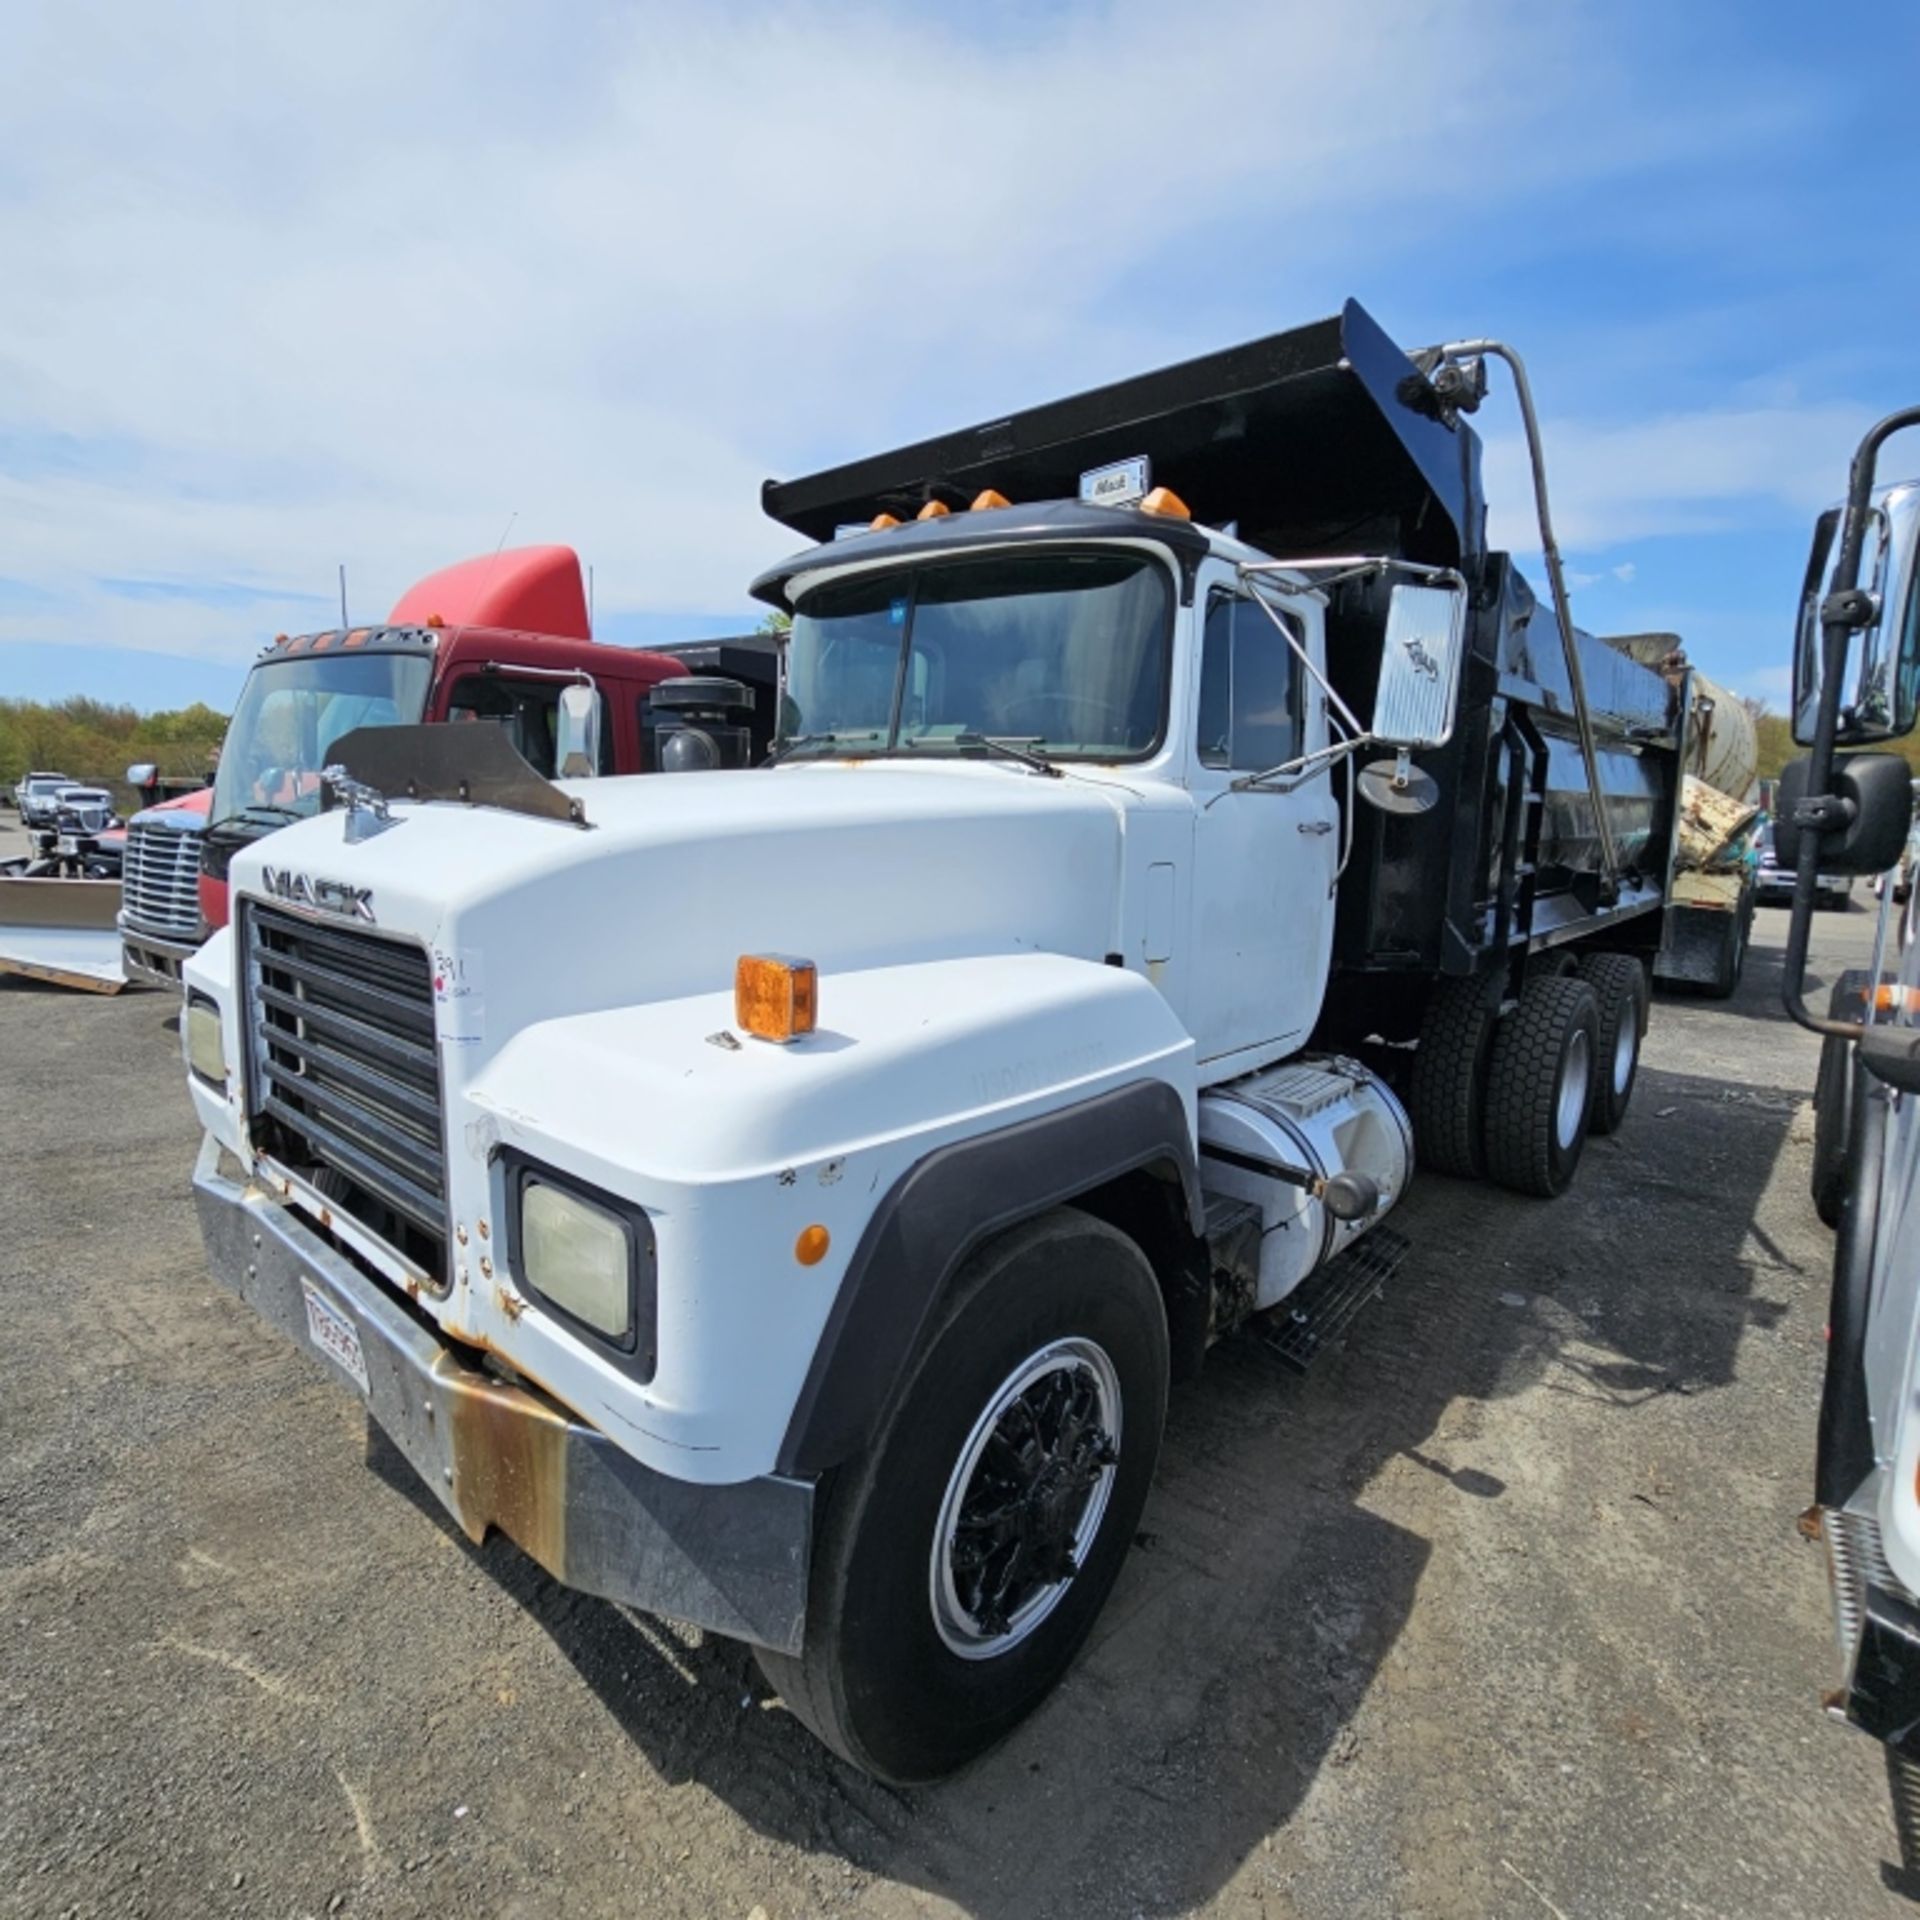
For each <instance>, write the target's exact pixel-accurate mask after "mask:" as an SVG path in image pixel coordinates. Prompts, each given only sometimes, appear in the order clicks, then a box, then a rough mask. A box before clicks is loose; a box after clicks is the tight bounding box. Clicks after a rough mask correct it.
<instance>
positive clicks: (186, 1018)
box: [180, 993, 227, 1093]
mask: <svg viewBox="0 0 1920 1920" xmlns="http://www.w3.org/2000/svg"><path fill="white" fill-rule="evenodd" d="M180 1026H181V1032H182V1036H183V1037H182V1040H181V1046H182V1048H183V1049H184V1051H185V1053H186V1056H187V1065H188V1066H189V1067H190V1068H192V1070H193V1071H194V1072H195V1073H196V1074H198V1075H199V1076H200V1078H201V1079H202V1080H204V1081H206V1083H207V1084H208V1085H209V1086H212V1087H218V1088H219V1089H220V1091H221V1092H222V1093H225V1092H226V1090H227V1043H226V1037H225V1035H224V1034H222V1033H221V1031H220V1009H219V1008H218V1007H217V1006H215V1005H214V1003H213V1002H212V1001H211V1000H209V999H208V998H207V996H206V995H205V994H204V993H190V994H188V995H187V1004H186V1008H185V1010H184V1011H183V1013H182V1014H181V1018H180Z"/></svg>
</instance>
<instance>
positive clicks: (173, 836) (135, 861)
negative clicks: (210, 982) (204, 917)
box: [120, 820, 200, 943]
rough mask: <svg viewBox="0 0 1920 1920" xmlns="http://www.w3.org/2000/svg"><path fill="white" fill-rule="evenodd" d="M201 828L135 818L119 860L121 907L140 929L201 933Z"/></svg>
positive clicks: (176, 936)
mask: <svg viewBox="0 0 1920 1920" xmlns="http://www.w3.org/2000/svg"><path fill="white" fill-rule="evenodd" d="M199 882H200V833H199V829H198V828H197V827H196V828H185V829H183V828H180V827H161V826H155V825H154V824H153V823H152V822H150V821H141V820H136V821H135V822H134V823H133V825H132V826H130V827H129V828H128V829H127V850H126V853H125V854H124V856H123V857H122V860H121V865H120V907H121V911H122V912H123V913H124V914H125V915H126V917H127V924H128V926H129V927H131V928H132V929H133V930H134V931H135V932H137V933H145V934H149V935H151V936H152V937H153V938H155V939H161V940H184V941H192V942H196V943H197V942H198V940H199V938H200V886H199Z"/></svg>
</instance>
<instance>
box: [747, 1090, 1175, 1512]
mask: <svg viewBox="0 0 1920 1920" xmlns="http://www.w3.org/2000/svg"><path fill="white" fill-rule="evenodd" d="M1163 1163H1164V1164H1170V1165H1171V1167H1172V1168H1173V1169H1174V1170H1175V1172H1176V1173H1177V1175H1178V1179H1179V1182H1180V1187H1181V1191H1182V1196H1183V1198H1184V1201H1185V1205H1186V1213H1187V1219H1188V1222H1189V1224H1190V1225H1191V1226H1192V1228H1193V1230H1194V1232H1195V1233H1196V1234H1198V1233H1200V1232H1201V1231H1202V1230H1203V1228H1204V1224H1205V1211H1204V1206H1203V1203H1202V1201H1201V1198H1200V1171H1199V1162H1198V1160H1197V1158H1196V1155H1195V1150H1194V1140H1193V1132H1192V1129H1191V1127H1190V1126H1189V1124H1188V1121H1187V1110H1186V1106H1185V1103H1184V1102H1183V1101H1182V1100H1181V1098H1180V1095H1179V1094H1178V1092H1176V1091H1175V1089H1174V1088H1173V1087H1171V1086H1170V1085H1169V1084H1168V1083H1167V1082H1166V1081H1164V1080H1136V1081H1133V1082H1131V1083H1130V1084H1128V1085H1126V1086H1124V1087H1115V1088H1112V1089H1110V1090H1109V1091H1108V1092H1106V1093H1100V1094H1095V1095H1094V1096H1093V1097H1092V1098H1091V1099H1089V1100H1080V1101H1076V1102H1075V1103H1074V1104H1073V1105H1071V1106H1066V1107H1060V1108H1057V1109H1055V1110H1054V1111H1053V1112H1051V1113H1044V1114H1038V1115H1036V1116H1035V1117H1033V1118H1032V1119H1029V1120H1017V1121H1015V1122H1014V1123H1013V1124H1012V1125H1011V1126H1006V1127H1000V1128H996V1129H995V1130H994V1131H993V1132H991V1133H982V1134H976V1135H974V1136H973V1137H972V1138H970V1139H966V1140H956V1141H953V1142H951V1143H950V1144H949V1145H947V1146H944V1147H936V1148H935V1149H934V1150H933V1152H931V1153H929V1154H928V1155H926V1157H925V1158H924V1159H921V1160H919V1161H916V1162H915V1163H914V1165H913V1166H911V1167H909V1168H908V1169H907V1171H906V1172H905V1173H904V1174H902V1175H901V1177H900V1178H899V1179H898V1180H897V1181H895V1183H894V1185H893V1187H892V1189H891V1190H890V1191H889V1192H888V1194H887V1196H886V1198H885V1199H884V1200H882V1201H881V1202H880V1205H879V1206H878V1207H877V1208H876V1209H875V1210H874V1213H873V1217H872V1218H871V1219H870V1220H869V1221H868V1222H867V1226H866V1230H865V1231H864V1232H863V1233H862V1234H861V1236H860V1244H859V1245H858V1246H857V1247H856V1248H855V1249H854V1253H853V1258H852V1260H851V1261H849V1262H848V1265H847V1273H846V1277H845V1279H843V1280H842V1281H841V1283H840V1291H839V1294H838V1296H837V1297H836V1298H835V1300H834V1303H833V1311H832V1312H831V1313H830V1314H829V1315H828V1317H827V1324H826V1328H825V1330H824V1331H823V1332H822V1334H821V1336H820V1343H819V1345H818V1346H817V1347H816V1348H815V1349H814V1355H813V1363H812V1365H811V1366H810V1367H809V1368H808V1369H807V1377H806V1381H805V1383H804V1384H803V1385H802V1387H801V1389H800V1397H799V1399H798V1400H797V1401H795V1403H794V1409H793V1416H792V1418H791V1419H790V1420H789V1421H788V1423H787V1432H786V1437H785V1438H784V1439H783V1440H782V1442H781V1444H780V1461H779V1471H780V1472H781V1473H783V1474H790V1475H792V1476H794V1477H796V1478H811V1477H813V1476H815V1475H817V1474H820V1473H823V1472H825V1471H826V1470H827V1469H828V1468H829V1467H833V1466H837V1465H838V1464H839V1463H840V1462H841V1461H843V1460H846V1459H848V1458H850V1457H851V1456H852V1455H853V1454H855V1453H857V1452H858V1451H859V1450H860V1448H861V1447H862V1446H863V1445H864V1444H865V1443H866V1441H867V1439H868V1437H869V1436H870V1435H871V1434H872V1433H873V1431H874V1429H875V1427H876V1426H877V1425H878V1423H879V1420H880V1416H881V1414H882V1413H883V1412H884V1411H885V1409H886V1406H887V1403H888V1401H889V1400H890V1399H891V1398H892V1395H893V1391H894V1387H895V1385H896V1383H897V1382H898V1380H899V1379H900V1376H901V1374H902V1373H903V1372H904V1370H905V1368H906V1365H907V1362H908V1360H909V1359H910V1357H911V1356H912V1354H913V1351H914V1348H915V1347H916V1345H917V1344H918V1343H919V1340H920V1336H921V1332H922V1329H923V1328H924V1327H925V1326H926V1323H927V1320H928V1317H929V1315H930V1314H931V1313H932V1312H933V1310H934V1307H935V1304H936V1303H937V1302H938V1300H939V1299H940V1296H941V1295H942V1293H944V1292H945V1290H946V1286H947V1283H948V1281H949V1279H951V1277H952V1275H953V1273H954V1271H955V1269H957V1268H958V1267H959V1265H960V1263H961V1262H962V1261H963V1260H964V1259H966V1257H967V1255H968V1254H969V1253H971V1252H972V1251H973V1249H974V1248H975V1247H977V1246H978V1245H980V1243H981V1242H982V1241H983V1240H987V1239H990V1238H991V1237H992V1236H993V1235H994V1234H996V1233H1001V1232H1004V1231H1005V1230H1006V1229H1007V1228H1008V1227H1011V1226H1015V1225H1017V1224H1018V1223H1019V1222H1020V1221H1022V1220H1030V1219H1032V1218H1033V1217H1034V1216H1035V1215H1036V1214H1040V1213H1044V1212H1045V1211H1046V1210H1047V1209H1048V1208H1049V1207H1055V1206H1059V1205H1060V1204H1061V1203H1062V1202H1064V1201H1068V1200H1071V1199H1073V1198H1074V1197H1075V1196H1076V1195H1077V1194H1083V1193H1087V1192H1090V1191H1091V1190H1092V1189H1094V1188H1095V1187H1098V1186H1101V1185H1103V1184H1104V1183H1106V1182H1107V1181H1109V1180H1116V1179H1118V1178H1120V1177H1121V1176H1122V1175H1123V1174H1128V1173H1135V1172H1138V1171H1139V1170H1140V1169H1141V1168H1143V1167H1150V1166H1154V1165H1157V1164H1163Z"/></svg>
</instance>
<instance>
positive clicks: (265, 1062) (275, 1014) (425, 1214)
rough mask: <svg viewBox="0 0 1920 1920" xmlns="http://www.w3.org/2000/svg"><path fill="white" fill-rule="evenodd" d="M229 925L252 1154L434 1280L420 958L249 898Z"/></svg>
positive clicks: (438, 1221) (429, 989)
mask: <svg viewBox="0 0 1920 1920" xmlns="http://www.w3.org/2000/svg"><path fill="white" fill-rule="evenodd" d="M242 920H243V924H244V926H245V934H244V936H243V937H244V939H245V942H246V954H247V998H248V1002H249V1004H248V1008H247V1034H248V1041H249V1048H250V1053H251V1058H250V1060H249V1063H248V1072H249V1084H250V1088H251V1092H252V1110H253V1114H254V1118H255V1125H256V1128H259V1127H260V1124H261V1122H262V1121H264V1122H265V1123H266V1128H265V1133H266V1136H267V1137H265V1138H263V1139H261V1144H262V1145H263V1146H265V1147H266V1149H267V1151H268V1152H270V1153H271V1154H272V1155H273V1156H274V1158H276V1159H278V1160H279V1161H280V1162H281V1163H282V1164H283V1165H285V1166H287V1167H288V1168H289V1169H290V1170H291V1171H293V1172H297V1173H299V1174H300V1175H301V1176H302V1177H303V1178H304V1179H307V1180H308V1181H309V1182H310V1183H311V1184H313V1185H314V1186H316V1187H317V1188H318V1190H319V1191H320V1192H321V1193H322V1194H323V1195H325V1196H326V1197H327V1198H328V1199H329V1200H331V1201H333V1202H334V1203H336V1204H337V1205H339V1206H341V1207H343V1208H344V1209H345V1210H346V1211H347V1212H349V1213H352V1214H353V1215H354V1216H355V1217H356V1218H357V1219H359V1220H361V1221H362V1222H363V1223H364V1224H365V1225H367V1226H369V1227H371V1228H372V1229H373V1231H374V1232H376V1233H377V1234H379V1235H380V1236H381V1238H383V1239H385V1240H387V1241H388V1242H389V1243H391V1244H392V1245H394V1246H395V1247H396V1248H397V1249H398V1250H399V1251H400V1252H402V1253H404V1254H406V1255H407V1256H408V1257H409V1258H410V1259H412V1260H413V1261H415V1262H416V1264H419V1265H421V1266H424V1267H425V1268H426V1269H427V1270H428V1272H429V1273H430V1274H432V1275H433V1276H434V1277H436V1278H438V1277H439V1271H440V1267H441V1265H442V1262H443V1257H444V1252H445V1244H446V1239H445V1236H446V1194H447V1169H446V1151H445V1147H444V1146H443V1144H442V1133H441V1102H440V1063H439V1057H438V1054H437V1053H436V1051H435V1047H434V1033H433V977H432V970H431V968H430V966H429V964H428V960H427V956H426V954H425V953H424V952H423V951H422V950H421V949H420V948H419V947H415V946H410V945H406V944H404V943H402V942H399V941H395V940H388V939H383V938H381V937H380V936H378V935H375V934H366V933H361V932H359V931H357V930H355V929H351V928H347V927H331V926H320V925H316V924H314V923H313V922H310V921H307V920H302V919H298V918H296V917H295V916H294V915H292V914H288V913H281V912H279V911H278V910H276V909H274V908H272V907H264V906H260V905H258V904H256V903H254V902H252V901H249V902H247V903H246V907H245V911H244V913H243V915H242Z"/></svg>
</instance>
